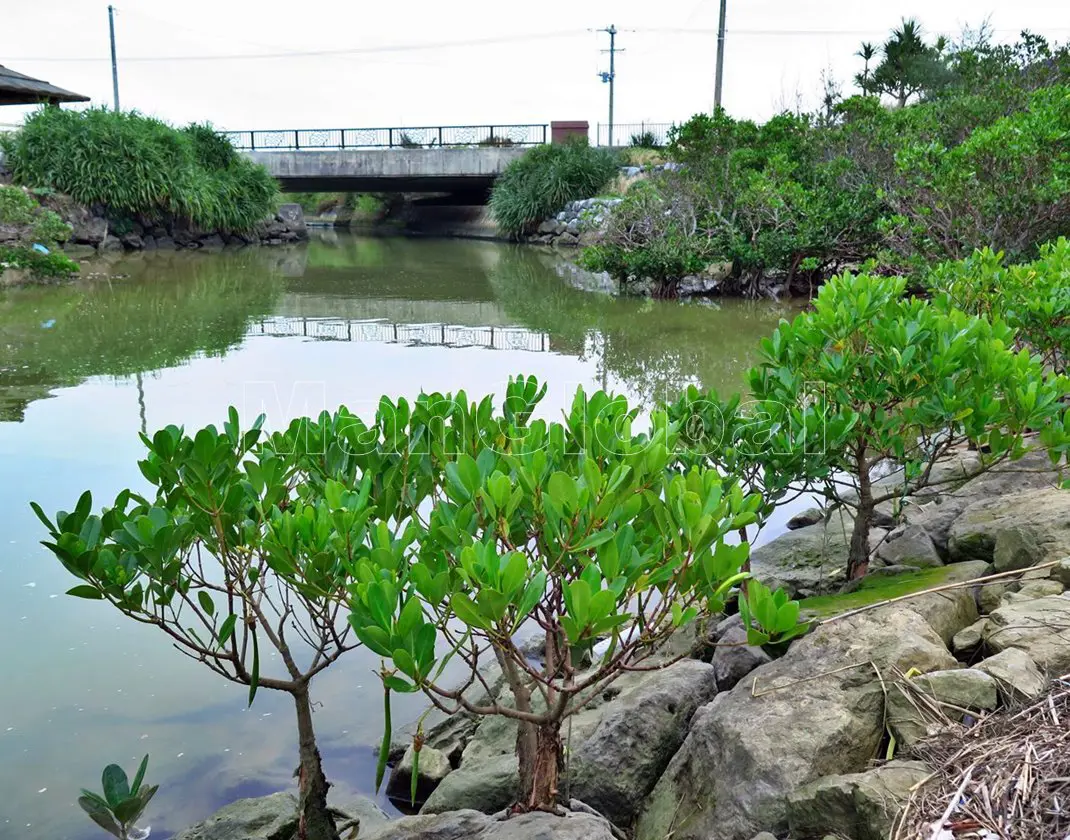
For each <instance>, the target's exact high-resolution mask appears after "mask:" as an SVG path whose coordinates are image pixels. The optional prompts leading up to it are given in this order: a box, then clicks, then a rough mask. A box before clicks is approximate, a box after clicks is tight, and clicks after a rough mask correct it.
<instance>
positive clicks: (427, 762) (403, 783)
mask: <svg viewBox="0 0 1070 840" xmlns="http://www.w3.org/2000/svg"><path fill="white" fill-rule="evenodd" d="M415 765H416V761H415V750H414V749H413V746H412V744H410V745H409V747H408V749H406V750H405V755H404V756H402V759H401V761H399V762H398V763H397V764H395V765H394V767H393V769H392V770H391V771H390V781H389V782H388V783H387V786H386V792H387V795H388V796H391V797H393V798H394V799H398V800H403V801H404V800H409V799H410V798H411V797H412V793H413V791H412V774H413V769H414V767H415ZM415 769H416V801H417V802H421V803H422V802H426V801H427V797H428V796H430V795H431V792H432V791H433V790H434V789H435V788H437V787H438V786H439V785H440V784H441V783H442V780H443V779H445V778H446V777H447V776H448V775H449V774H450V772H451V771H452V770H453V767H452V766H451V765H450V759H449V756H448V755H446V753H444V752H442V751H441V750H436V749H435V748H434V747H429V746H426V745H424V746H422V747H421V749H420V760H419V766H418V767H415Z"/></svg>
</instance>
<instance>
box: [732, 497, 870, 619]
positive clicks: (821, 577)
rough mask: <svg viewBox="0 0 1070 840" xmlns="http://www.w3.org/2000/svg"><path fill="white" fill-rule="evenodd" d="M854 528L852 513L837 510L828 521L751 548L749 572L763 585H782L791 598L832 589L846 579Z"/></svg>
mask: <svg viewBox="0 0 1070 840" xmlns="http://www.w3.org/2000/svg"><path fill="white" fill-rule="evenodd" d="M853 528H854V519H853V518H852V517H851V514H850V513H849V512H847V511H846V510H840V511H838V512H836V513H833V514H832V515H831V516H830V517H829V520H828V522H818V523H817V524H815V525H806V526H804V527H802V528H796V529H794V530H791V531H787V532H786V533H784V534H781V535H780V536H779V537H777V538H776V539H774V540H771V541H770V542H767V543H765V544H764V545H760V546H758V547H757V548H754V549H752V550H751V555H750V566H751V571H752V572H753V573H754V576H755V577H757V578H758V579H759V580H760V581H761V582H762V583H764V584H765V585H766V586H769V587H770V588H772V589H776V588H778V587H784V589H786V590H787V591H788V594H789V595H790V596H791V597H793V598H794V597H798V598H808V597H810V596H812V595H824V594H826V593H829V592H835V591H836V590H837V589H838V588H839V587H840V586H841V585H842V584H843V582H844V580H845V574H846V570H847V556H848V548H849V546H850V542H851V531H852V529H853Z"/></svg>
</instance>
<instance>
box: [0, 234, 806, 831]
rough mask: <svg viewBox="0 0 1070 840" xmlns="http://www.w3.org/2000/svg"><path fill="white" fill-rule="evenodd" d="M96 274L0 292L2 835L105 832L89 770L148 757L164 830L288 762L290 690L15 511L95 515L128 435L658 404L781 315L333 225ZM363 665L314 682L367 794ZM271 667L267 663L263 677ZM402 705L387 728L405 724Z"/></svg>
mask: <svg viewBox="0 0 1070 840" xmlns="http://www.w3.org/2000/svg"><path fill="white" fill-rule="evenodd" d="M101 270H102V271H106V272H107V275H109V276H106V277H98V278H88V279H86V280H83V281H81V282H80V283H78V284H77V285H72V286H64V287H54V288H33V289H21V290H9V291H0V511H2V517H3V519H2V521H3V527H2V529H0V653H2V662H3V672H4V679H3V683H2V684H0V758H2V760H0V790H2V791H3V792H4V795H3V796H2V797H0V838H3V840H6V839H7V838H12V840H14V838H42V840H44V838H47V839H48V840H67V839H68V838H69V839H70V840H83V838H93V837H97V836H99V834H98V833H97V832H95V831H94V830H93V826H92V825H91V824H90V823H89V821H88V820H87V819H86V818H85V817H84V815H83V814H82V813H81V812H80V811H79V810H78V809H77V807H76V806H75V804H74V800H75V798H76V797H77V791H78V788H79V787H82V786H86V787H94V788H95V787H97V785H98V779H99V773H100V770H101V768H102V767H103V765H104V764H107V763H109V762H113V761H115V762H119V763H122V764H124V765H126V766H127V767H131V768H132V767H133V766H134V765H135V764H136V761H137V760H138V759H139V758H140V757H141V755H143V754H144V753H146V752H148V753H150V754H151V759H150V770H149V779H150V780H151V781H152V782H155V783H160V784H161V785H162V787H161V790H160V793H159V794H158V795H157V797H156V799H155V800H154V802H153V804H152V806H150V816H151V817H152V819H151V823H152V825H153V835H154V836H158V837H166V836H168V835H169V833H170V832H173V831H176V830H178V829H179V828H181V827H183V826H184V825H186V824H188V823H190V822H193V821H194V820H197V819H201V818H203V817H204V816H206V815H207V814H209V813H210V812H211V811H212V810H213V809H215V808H216V807H218V806H220V805H221V804H224V803H226V802H227V801H230V800H233V799H235V798H239V797H241V796H247V795H259V794H262V793H268V792H271V791H274V790H279V789H281V788H285V787H287V786H289V785H290V784H291V783H292V780H291V774H292V772H293V768H294V766H295V765H296V743H295V738H294V726H293V711H292V707H291V706H290V704H289V702H288V699H289V698H288V697H287V696H285V695H278V694H277V693H275V692H270V691H261V692H260V693H259V694H258V696H257V699H256V703H255V705H254V706H253V707H252V708H251V709H247V708H246V704H245V697H246V689H243V688H241V687H239V686H235V685H232V684H230V683H228V682H226V681H225V680H223V679H221V678H219V677H217V676H216V675H214V674H212V673H210V672H209V671H208V669H206V668H204V667H203V666H201V665H198V664H196V663H194V662H192V661H190V660H188V659H185V658H184V657H182V656H180V655H179V654H178V653H177V652H175V651H174V650H173V649H171V648H170V647H169V645H168V644H167V642H166V641H165V637H164V636H163V635H162V634H161V633H159V632H158V631H156V630H154V629H153V628H147V627H142V626H140V625H137V624H134V623H133V622H130V621H129V620H125V619H123V618H122V617H121V616H120V615H119V614H118V613H117V612H115V611H114V610H113V609H112V608H110V607H108V606H107V605H104V604H101V603H99V602H90V601H81V600H78V599H75V598H69V597H66V596H64V594H63V593H64V592H65V591H66V590H67V589H68V588H70V587H71V586H72V585H73V580H72V579H71V578H70V577H69V576H68V575H67V573H66V572H65V571H64V570H63V569H62V567H61V566H60V565H59V564H58V563H57V562H56V561H55V560H54V559H52V557H51V555H50V554H48V553H47V552H46V551H45V549H43V548H42V547H41V546H40V545H39V544H38V541H39V540H40V539H41V538H42V537H43V536H44V534H43V529H42V527H41V525H40V523H39V522H38V521H37V520H36V518H35V517H34V516H33V514H32V512H31V511H30V508H29V505H28V503H29V501H30V500H31V499H32V500H36V501H38V502H40V503H41V504H42V506H43V507H44V508H45V510H46V511H49V512H54V511H56V510H59V509H61V508H63V509H66V508H70V507H71V506H72V505H73V504H74V501H75V500H76V498H77V496H78V494H79V493H80V492H81V491H82V490H84V489H86V488H88V489H91V490H92V491H93V494H94V499H95V505H97V506H99V504H100V503H101V502H102V501H103V500H105V499H111V498H114V496H115V494H116V493H117V492H118V491H119V490H120V489H122V488H124V487H138V488H142V487H144V481H143V479H142V478H141V476H140V474H139V472H138V469H137V466H136V461H137V459H138V458H139V457H141V455H142V447H141V443H140V441H139V440H138V434H137V433H138V431H139V430H141V429H148V430H150V432H151V431H152V430H155V429H157V428H159V427H161V426H164V425H167V424H169V423H176V424H184V425H185V426H186V428H187V429H192V428H198V427H200V426H202V425H205V424H207V423H216V424H221V423H222V421H223V420H224V419H225V414H226V408H227V406H229V405H236V406H237V407H238V408H239V410H240V411H241V412H242V414H243V417H244V418H246V419H247V421H249V420H252V418H253V417H254V416H255V415H256V414H258V413H260V412H261V411H264V412H266V413H267V416H268V425H269V426H271V427H280V426H285V425H286V424H287V423H288V421H289V420H290V419H291V418H292V417H294V416H299V415H304V414H308V413H312V414H315V413H318V412H319V411H320V410H322V409H324V408H328V409H333V408H335V407H337V406H338V405H339V404H342V403H344V404H346V405H347V406H349V408H350V409H352V410H354V411H358V412H360V413H362V414H366V415H371V414H373V413H374V409H375V405H376V403H377V402H378V398H379V396H380V395H382V394H384V393H387V394H392V395H405V396H409V397H414V396H416V394H417V393H419V391H420V390H421V388H425V389H428V390H438V391H449V390H457V389H460V388H464V389H466V390H467V391H468V393H469V394H470V395H481V394H483V393H487V392H494V393H497V394H501V393H502V391H503V385H504V383H505V382H506V381H507V380H508V377H509V376H510V375H511V374H517V373H525V374H534V375H536V376H537V377H539V378H540V379H541V380H544V381H546V382H547V383H549V392H548V395H547V398H546V400H545V402H544V407H543V413H544V414H545V415H546V416H557V415H558V414H559V412H560V410H561V409H562V408H563V407H564V406H565V405H566V404H567V403H568V402H570V400H571V396H572V394H573V392H574V390H575V388H576V386H577V385H583V386H585V387H587V388H593V387H599V386H603V387H608V388H611V389H613V390H615V391H618V392H623V393H625V394H628V395H629V396H631V397H632V398H634V399H636V400H638V401H640V402H643V403H649V402H650V401H651V400H652V399H655V398H657V397H658V396H660V395H661V394H663V393H671V392H672V391H673V390H676V389H679V388H680V386H682V385H685V384H687V383H691V382H694V383H698V384H700V385H703V386H706V387H715V388H718V389H738V388H739V387H740V386H741V385H742V375H743V371H744V370H745V368H746V367H747V366H748V365H749V364H750V362H751V361H752V360H753V353H754V349H755V346H756V344H757V341H758V339H759V338H760V337H762V336H764V335H766V334H768V333H769V331H770V330H771V329H772V327H773V326H774V325H775V324H776V322H777V320H778V319H779V318H780V317H782V316H783V315H786V314H789V313H788V311H787V309H786V308H784V307H778V306H775V305H771V304H758V305H749V304H745V303H742V302H734V301H729V302H725V303H722V304H721V306H720V307H709V306H698V305H679V304H673V303H659V302H652V301H636V300H623V299H616V298H613V297H611V296H608V295H605V294H601V293H598V292H594V291H582V290H580V289H579V288H577V287H576V286H575V285H574V284H573V283H574V278H573V281H572V282H570V280H569V279H568V278H569V276H570V270H569V267H568V266H567V265H565V264H563V263H558V262H556V261H555V260H554V259H553V258H552V257H550V256H547V255H544V254H539V253H536V252H534V251H532V250H524V249H521V248H515V247H510V246H503V245H497V244H490V243H476V242H459V241H427V240H403V239H358V238H353V237H343V236H335V235H333V234H325V235H323V236H322V237H321V239H320V241H315V242H313V243H311V244H310V245H309V246H308V247H307V248H305V247H302V248H297V249H293V250H277V249H250V250H245V251H240V252H234V253H231V252H225V253H221V254H200V253H177V254H170V253H168V254H147V255H139V256H131V257H123V258H120V259H118V260H116V261H113V262H112V263H110V264H109V265H108V266H107V268H106V269H101ZM374 666H375V661H374V657H373V656H370V655H365V654H364V653H363V651H359V650H358V651H354V652H352V653H350V654H348V655H347V657H346V658H344V659H343V660H341V661H340V662H339V663H338V664H337V665H335V666H334V667H332V668H331V669H330V670H329V671H327V672H325V673H324V674H322V675H320V676H318V677H317V678H316V681H315V683H314V685H313V695H314V700H315V701H316V702H317V703H318V704H319V705H318V707H317V713H316V728H317V733H318V735H319V739H320V744H321V748H322V749H323V752H324V760H325V763H326V770H327V775H328V777H329V778H331V779H332V780H333V781H335V782H336V783H337V784H338V785H339V786H340V787H343V788H348V789H349V790H353V791H360V792H365V793H370V788H371V786H372V777H373V775H374V773H373V765H374V762H373V758H372V750H373V745H374V744H375V743H377V741H378V739H379V738H380V737H381V728H380V727H381V723H382V721H381V712H380V706H381V689H378V690H377V689H376V685H377V682H376V680H375V678H374V676H373V675H372V673H371V671H372V668H373V667H374ZM265 670H266V669H265ZM420 708H421V704H420V703H419V701H418V700H414V699H412V698H410V702H409V704H408V705H407V706H405V705H403V704H402V703H398V704H397V705H396V706H395V712H394V717H395V721H399V722H403V721H405V720H411V719H413V718H415V717H416V715H417V714H418V713H419V711H420Z"/></svg>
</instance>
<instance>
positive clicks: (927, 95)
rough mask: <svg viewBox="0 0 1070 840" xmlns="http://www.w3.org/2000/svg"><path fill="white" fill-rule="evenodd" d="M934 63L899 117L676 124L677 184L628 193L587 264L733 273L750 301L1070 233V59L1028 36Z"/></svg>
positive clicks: (1012, 251) (872, 102)
mask: <svg viewBox="0 0 1070 840" xmlns="http://www.w3.org/2000/svg"><path fill="white" fill-rule="evenodd" d="M925 55H926V59H925V60H926V61H932V60H935V59H934V54H931V51H926V52H925ZM935 55H936V56H937V58H938V60H939V61H940V62H941V63H942V66H943V70H942V71H941V72H940V73H938V74H930V75H931V82H930V86H929V87H928V88H923V89H921V90H919V91H918V92H917V97H918V101H917V102H916V103H915V104H911V105H907V106H906V107H888V106H887V105H886V104H885V103H883V102H882V101H881V100H880V99H879V98H878V97H877V96H874V95H870V96H855V97H851V98H849V99H846V100H843V101H839V100H838V98H836V97H831V96H830V97H829V98H828V99H827V101H826V103H825V106H824V108H823V110H822V111H821V112H820V113H815V114H791V113H784V114H780V115H778V116H775V117H773V118H772V119H771V120H769V121H768V122H767V123H765V124H764V125H757V124H755V123H752V122H750V121H747V120H735V119H732V118H731V117H729V116H728V115H727V114H725V113H724V112H723V111H719V112H717V113H716V114H714V115H712V116H711V115H708V114H700V115H697V116H695V117H693V118H692V119H691V120H689V121H688V122H687V123H685V124H683V125H681V126H678V127H675V128H674V129H673V130H672V132H671V133H670V144H669V147H668V149H667V152H668V154H669V156H670V157H671V158H672V159H673V160H674V161H676V162H678V163H680V164H681V165H682V167H681V169H680V171H679V173H677V174H676V175H675V176H673V177H657V178H651V179H648V181H649V182H650V183H649V184H648V185H646V186H645V190H646V192H644V193H637V192H636V190H635V189H633V190H630V191H629V192H628V194H627V195H626V196H625V200H624V202H623V203H621V204H620V205H618V206H617V207H616V208H615V209H614V210H613V211H612V213H611V218H610V221H609V225H608V230H607V233H606V236H605V239H604V242H603V243H602V244H601V245H600V246H599V247H598V248H597V249H594V250H591V251H590V252H589V253H588V255H587V258H586V260H587V262H588V264H590V265H593V266H594V267H598V268H602V269H604V270H608V271H610V272H611V273H613V274H614V275H616V276H617V277H618V279H621V280H625V279H628V278H629V277H634V276H645V277H649V278H650V279H654V280H658V279H660V278H661V277H662V276H667V277H669V278H672V277H674V276H675V277H679V276H680V275H679V274H678V273H677V274H675V275H674V272H677V271H678V270H679V269H680V268H681V267H686V266H689V265H691V264H693V263H695V262H702V261H707V262H709V261H716V262H731V263H732V265H733V270H734V273H733V277H734V279H735V281H736V282H735V286H736V289H737V290H739V291H743V292H756V291H757V289H758V283H759V281H761V280H762V279H763V278H764V277H768V276H769V275H771V274H772V275H779V276H782V277H784V278H785V279H786V280H787V282H788V284H789V285H790V284H792V283H794V284H795V285H797V286H799V285H804V284H805V283H807V282H809V283H810V284H811V285H815V284H816V283H818V282H820V281H822V280H824V279H825V278H826V277H829V276H831V275H834V274H836V273H837V272H838V271H839V270H841V269H842V268H845V267H853V266H856V265H858V264H861V263H864V262H866V261H868V260H871V259H877V260H879V261H880V262H881V263H883V264H884V265H885V266H888V267H891V268H893V269H902V270H909V271H910V272H912V273H916V274H919V275H922V274H924V272H925V267H926V263H928V262H930V261H938V260H946V259H949V258H951V259H958V258H962V257H964V256H966V255H968V254H969V253H971V252H972V251H973V249H974V248H978V247H985V246H990V247H992V248H994V249H996V250H998V251H1004V252H1006V253H1007V254H1008V255H1010V256H1011V257H1012V258H1014V259H1021V258H1029V257H1031V256H1033V255H1035V253H1036V249H1037V247H1038V245H1039V244H1040V243H1041V242H1044V241H1045V240H1048V239H1053V238H1055V237H1058V236H1063V235H1067V234H1070V145H1068V144H1067V142H1066V137H1067V136H1070V49H1068V48H1066V47H1062V48H1055V47H1052V46H1050V45H1048V44H1047V42H1046V41H1044V40H1043V39H1041V38H1038V37H1036V36H1032V35H1029V34H1028V33H1026V34H1024V35H1023V36H1022V39H1021V40H1020V41H1019V43H1017V44H1015V45H1006V46H997V45H992V44H989V43H986V42H983V41H982V42H981V43H979V44H974V45H972V46H959V47H957V48H955V49H952V50H949V51H946V52H940V53H938V54H935ZM911 97H912V98H913V97H914V94H911ZM650 191H653V192H654V193H655V195H654V196H651V195H650V194H649V192H650ZM666 211H668V212H671V213H673V214H680V215H681V216H682V221H681V222H680V223H677V224H668V223H666V222H665V221H664V220H663V219H660V218H657V217H656V214H660V213H664V212H666ZM642 272H649V273H646V274H642Z"/></svg>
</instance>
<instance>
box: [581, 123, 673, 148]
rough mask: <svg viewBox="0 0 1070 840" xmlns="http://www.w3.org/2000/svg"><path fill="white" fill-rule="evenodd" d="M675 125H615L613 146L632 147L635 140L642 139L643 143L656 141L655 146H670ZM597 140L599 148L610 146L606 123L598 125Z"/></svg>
mask: <svg viewBox="0 0 1070 840" xmlns="http://www.w3.org/2000/svg"><path fill="white" fill-rule="evenodd" d="M672 127H673V123H648V122H637V123H615V124H614V125H613V145H614V146H630V145H632V140H633V139H637V140H638V139H639V138H642V141H641V142H644V143H645V142H649V141H651V140H653V141H654V145H655V146H667V145H669V129H671V128H672ZM595 139H596V142H597V143H598V145H599V146H608V145H610V143H609V126H608V125H606V124H605V123H599V124H598V130H597V131H596V133H595Z"/></svg>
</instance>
